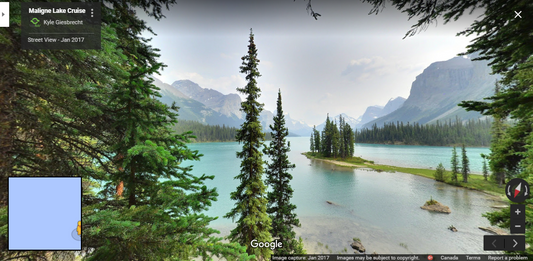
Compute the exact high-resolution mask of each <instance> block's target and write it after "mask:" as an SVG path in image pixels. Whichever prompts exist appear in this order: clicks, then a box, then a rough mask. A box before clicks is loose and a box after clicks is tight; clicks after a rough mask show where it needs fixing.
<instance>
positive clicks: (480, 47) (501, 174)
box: [366, 0, 533, 255]
mask: <svg viewBox="0 0 533 261" xmlns="http://www.w3.org/2000/svg"><path fill="white" fill-rule="evenodd" d="M366 1H367V2H370V3H372V4H373V6H374V8H373V9H372V12H373V13H378V12H379V11H380V10H381V7H382V6H383V5H384V3H385V1H382V0H366ZM392 5H393V6H394V7H396V8H397V9H399V10H401V11H403V12H404V13H407V14H408V16H409V18H415V17H416V18H417V19H418V22H417V24H415V25H414V26H413V27H412V29H411V30H410V31H409V32H408V33H407V35H406V36H411V35H414V34H415V33H416V32H417V31H419V30H421V29H425V27H427V25H429V24H430V23H432V22H435V21H436V20H437V19H439V18H444V23H447V22H449V21H453V20H457V19H458V18H459V17H461V16H462V15H463V14H464V13H465V11H470V13H471V12H472V11H473V10H474V9H476V8H479V9H481V10H482V11H483V15H482V16H480V19H477V20H475V21H474V22H473V23H472V24H471V25H470V26H469V27H468V28H467V29H466V30H464V31H462V32H459V35H466V36H470V35H475V36H476V38H475V39H474V40H473V41H472V43H471V44H470V45H468V46H467V48H468V49H467V52H466V54H473V58H474V59H475V60H489V61H490V65H491V66H492V73H494V74H498V75H501V76H502V78H501V80H500V81H499V84H498V85H497V86H496V92H495V94H494V95H493V96H491V97H487V98H485V101H464V102H462V103H461V104H459V105H460V106H462V107H464V108H465V109H466V110H468V111H478V112H481V113H482V114H484V115H490V116H493V117H494V119H495V125H496V124H497V126H496V127H495V128H494V129H493V142H492V145H491V154H490V155H489V156H488V158H489V166H490V169H491V170H492V173H493V176H494V178H493V179H494V180H496V181H497V182H498V183H499V185H500V186H502V185H503V184H504V183H505V179H510V178H512V177H514V176H519V177H522V178H524V179H526V181H528V179H530V178H531V175H532V173H531V172H530V171H529V170H528V169H530V168H531V167H530V166H531V163H533V162H531V158H529V157H530V155H531V154H532V152H531V150H533V148H532V147H531V146H532V144H533V140H532V139H530V138H529V137H531V132H532V131H533V117H531V112H532V111H533V99H531V97H533V89H532V88H531V86H532V83H533V45H531V44H530V43H531V40H532V37H533V36H532V35H531V27H532V23H531V20H523V19H509V18H508V13H507V12H503V11H502V10H521V11H522V12H524V13H531V12H533V5H531V4H530V2H528V1H518V0H513V1H508V0H496V1H475V0H462V1H458V2H454V3H453V4H450V3H449V1H437V0H431V1H425V0H416V1H414V2H413V1H409V0H393V1H392ZM524 21H525V22H524ZM461 55H462V54H461ZM507 118H512V119H513V120H514V122H515V123H516V124H514V125H513V126H510V127H508V126H505V119H507ZM531 203H533V202H532V201H531V200H526V205H527V207H528V208H530V207H531ZM506 211H507V212H505V211H497V212H493V213H490V214H487V215H486V217H487V218H488V219H489V220H490V221H491V223H493V224H498V225H500V226H501V227H505V228H508V227H509V225H510V223H509V215H508V213H509V212H508V211H509V210H506ZM528 213H529V212H528ZM526 224H533V216H531V215H529V216H528V215H526ZM526 226H528V227H526V242H527V243H528V244H530V245H531V244H533V239H532V237H531V232H527V231H531V230H530V229H528V228H529V225H526ZM518 253H519V252H518ZM518 253H517V252H510V254H518ZM522 254H527V255H531V254H533V250H531V249H530V248H528V249H527V250H526V251H525V253H522Z"/></svg>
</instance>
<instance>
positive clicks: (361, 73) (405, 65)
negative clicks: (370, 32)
mask: <svg viewBox="0 0 533 261" xmlns="http://www.w3.org/2000/svg"><path fill="white" fill-rule="evenodd" d="M402 61H405V60H402ZM419 69H420V64H416V65H412V64H411V63H409V62H402V63H401V62H398V59H385V58H383V57H380V56H374V57H371V58H367V57H365V58H361V59H354V60H351V61H350V62H349V64H348V66H346V68H345V69H344V71H342V72H341V76H346V77H349V78H350V79H351V80H353V81H364V80H369V79H373V78H382V77H385V76H390V75H394V74H400V73H405V72H413V71H414V70H419Z"/></svg>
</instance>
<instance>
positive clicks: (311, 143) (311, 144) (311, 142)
mask: <svg viewBox="0 0 533 261" xmlns="http://www.w3.org/2000/svg"><path fill="white" fill-rule="evenodd" d="M314 134H315V133H314V132H311V136H310V137H309V149H310V150H311V153H314V152H315V137H313V135H314Z"/></svg>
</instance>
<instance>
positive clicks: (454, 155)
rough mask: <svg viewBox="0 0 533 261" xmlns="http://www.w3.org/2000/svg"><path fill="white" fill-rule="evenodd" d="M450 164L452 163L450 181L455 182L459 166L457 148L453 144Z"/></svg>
mask: <svg viewBox="0 0 533 261" xmlns="http://www.w3.org/2000/svg"><path fill="white" fill-rule="evenodd" d="M451 164H452V181H453V182H457V181H458V178H457V175H458V174H459V169H460V168H459V157H458V156H457V149H456V148H455V146H454V147H453V149H452V160H451Z"/></svg>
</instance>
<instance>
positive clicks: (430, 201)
mask: <svg viewBox="0 0 533 261" xmlns="http://www.w3.org/2000/svg"><path fill="white" fill-rule="evenodd" d="M437 203H439V202H437V201H436V200H434V199H433V197H431V199H430V200H428V201H426V205H428V206H431V205H435V204H437Z"/></svg>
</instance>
